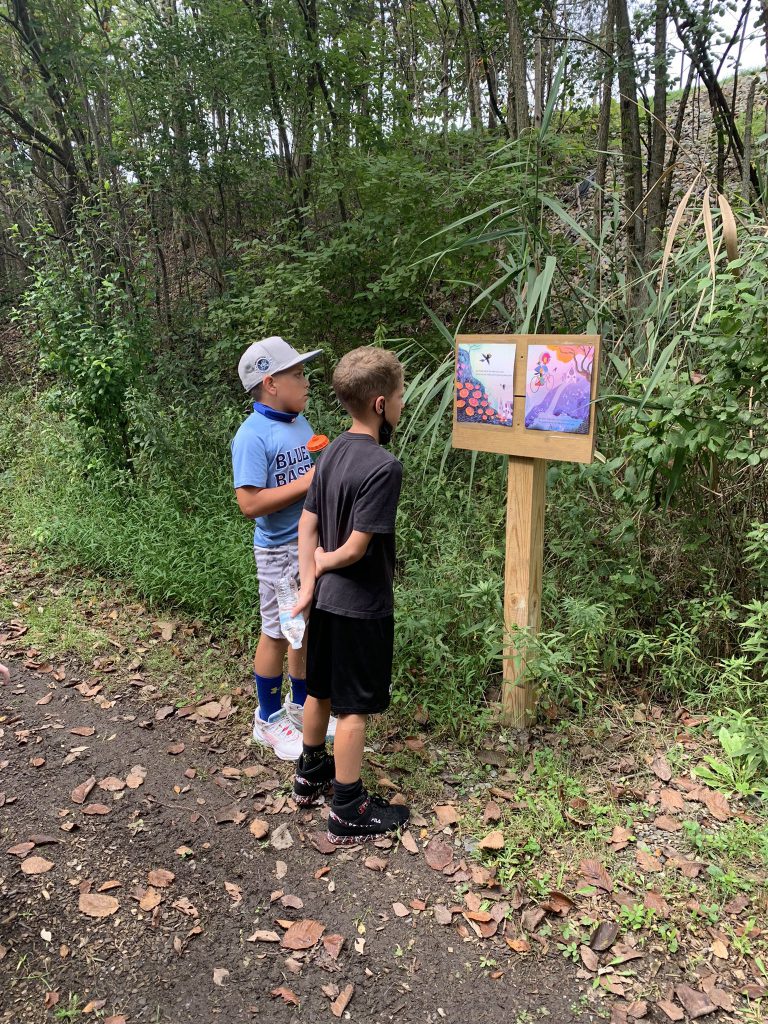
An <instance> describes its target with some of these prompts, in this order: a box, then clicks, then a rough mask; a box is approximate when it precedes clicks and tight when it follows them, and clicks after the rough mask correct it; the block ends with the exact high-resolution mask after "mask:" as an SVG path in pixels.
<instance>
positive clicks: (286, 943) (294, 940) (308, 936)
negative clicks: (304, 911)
mask: <svg viewBox="0 0 768 1024" xmlns="http://www.w3.org/2000/svg"><path fill="white" fill-rule="evenodd" d="M324 931H325V925H324V924H321V923H320V922H319V921H313V920H312V919H311V918H304V919H302V920H301V921H293V922H291V925H290V927H289V928H288V931H287V932H286V933H285V935H284V936H283V941H282V943H281V945H282V946H283V947H284V948H285V949H293V950H297V949H311V948H312V946H314V945H315V943H316V942H317V941H318V939H319V938H320V936H321V935H322V934H323V932H324Z"/></svg>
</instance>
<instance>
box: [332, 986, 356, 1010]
mask: <svg viewBox="0 0 768 1024" xmlns="http://www.w3.org/2000/svg"><path fill="white" fill-rule="evenodd" d="M354 991H355V986H354V985H353V984H352V983H350V984H349V985H346V986H345V987H344V988H343V989H342V990H341V993H340V995H339V997H338V999H335V1000H334V1001H333V1002H332V1003H331V1013H332V1014H333V1016H334V1017H340V1016H341V1015H342V1013H344V1011H345V1010H346V1008H347V1006H349V1001H350V999H351V998H352V995H353V993H354Z"/></svg>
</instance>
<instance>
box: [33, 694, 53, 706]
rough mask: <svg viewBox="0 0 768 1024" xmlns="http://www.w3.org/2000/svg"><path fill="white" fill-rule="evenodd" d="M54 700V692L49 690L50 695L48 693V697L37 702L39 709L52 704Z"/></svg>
mask: <svg viewBox="0 0 768 1024" xmlns="http://www.w3.org/2000/svg"><path fill="white" fill-rule="evenodd" d="M52 700H53V690H49V691H48V693H46V695H45V696H44V697H41V698H40V700H38V701H35V703H36V704H37V705H38V706H39V707H42V706H43V705H44V704H50V703H51V701H52Z"/></svg>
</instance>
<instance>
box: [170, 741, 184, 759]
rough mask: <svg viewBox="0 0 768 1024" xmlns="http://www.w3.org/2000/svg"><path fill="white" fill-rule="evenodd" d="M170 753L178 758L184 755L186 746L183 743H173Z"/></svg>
mask: <svg viewBox="0 0 768 1024" xmlns="http://www.w3.org/2000/svg"><path fill="white" fill-rule="evenodd" d="M168 753H169V754H172V755H173V756H174V757H175V756H176V754H183V753H184V744H183V743H172V744H171V745H170V747H168Z"/></svg>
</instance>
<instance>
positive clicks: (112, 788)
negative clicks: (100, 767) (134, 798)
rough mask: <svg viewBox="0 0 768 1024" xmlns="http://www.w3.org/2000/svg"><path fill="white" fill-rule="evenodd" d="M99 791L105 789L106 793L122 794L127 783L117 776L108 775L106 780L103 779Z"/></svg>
mask: <svg viewBox="0 0 768 1024" xmlns="http://www.w3.org/2000/svg"><path fill="white" fill-rule="evenodd" d="M98 786H99V789H103V790H104V792H105V793H120V792H122V790H124V789H125V781H124V780H123V779H118V777H117V776H116V775H108V776H107V777H106V779H102V780H101V782H100V783H99V784H98Z"/></svg>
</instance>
